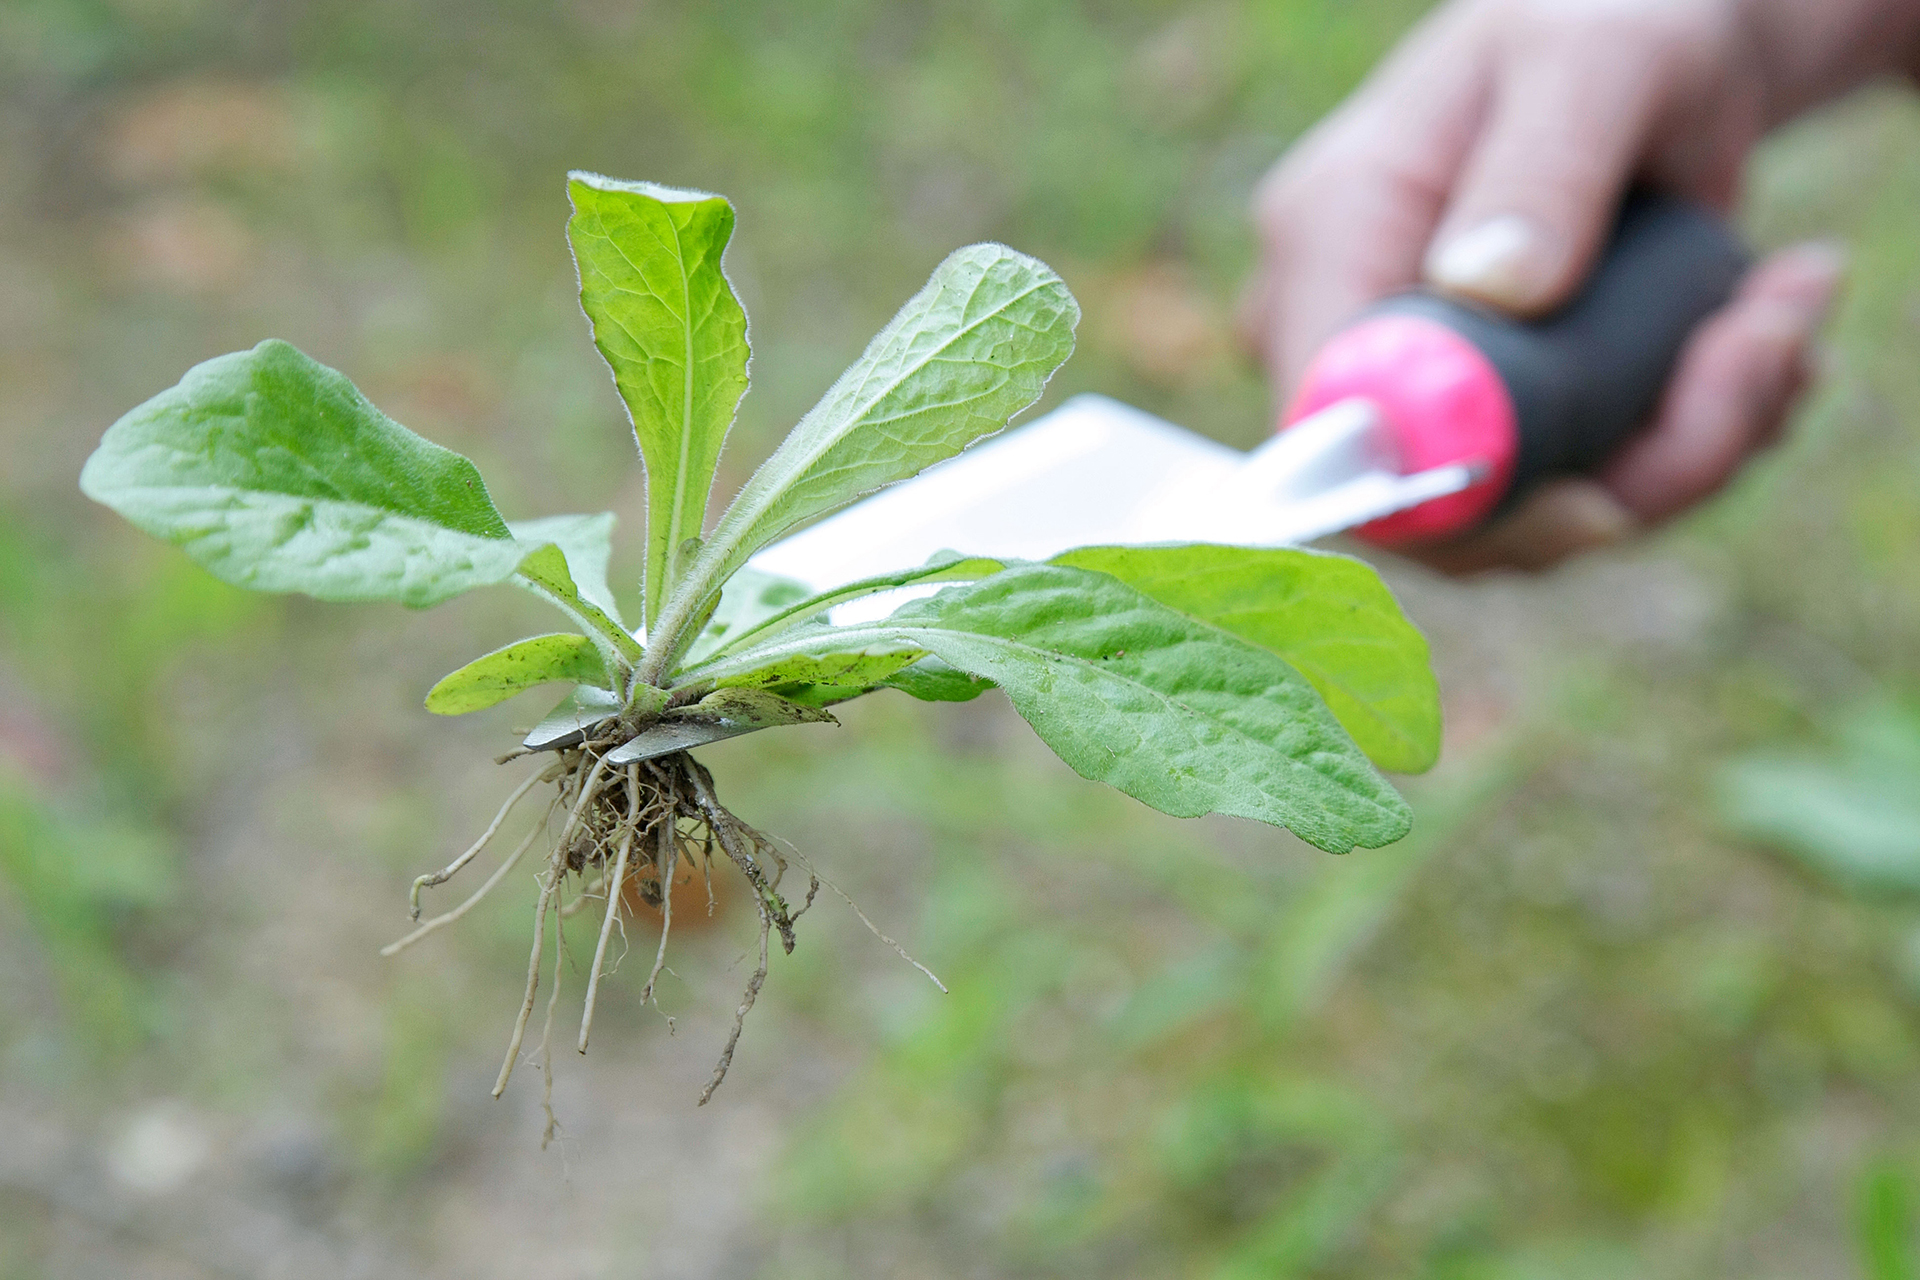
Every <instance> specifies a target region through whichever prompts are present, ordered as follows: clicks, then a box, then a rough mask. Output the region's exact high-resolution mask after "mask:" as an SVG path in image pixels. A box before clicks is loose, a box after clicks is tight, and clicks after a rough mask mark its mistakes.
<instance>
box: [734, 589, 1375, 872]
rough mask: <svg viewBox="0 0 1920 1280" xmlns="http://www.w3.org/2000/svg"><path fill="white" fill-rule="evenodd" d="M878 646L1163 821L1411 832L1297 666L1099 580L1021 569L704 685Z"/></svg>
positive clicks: (758, 653) (752, 656)
mask: <svg viewBox="0 0 1920 1280" xmlns="http://www.w3.org/2000/svg"><path fill="white" fill-rule="evenodd" d="M876 642H884V643H894V644H900V645H906V646H912V647H914V648H920V649H925V650H927V651H928V652H929V653H932V654H934V655H936V656H937V657H939V658H941V659H943V660H944V661H946V662H947V663H949V664H951V665H952V666H954V667H956V668H958V669H959V670H961V671H965V672H968V673H969V674H972V675H976V676H980V677H984V678H985V679H988V680H991V681H993V682H994V683H995V684H998V685H999V686H1000V687H1001V688H1003V689H1005V690H1006V692H1007V696H1008V698H1009V699H1011V700H1012V702H1013V705H1014V707H1015V709H1016V710H1018V711H1019V712H1020V714H1021V715H1022V716H1024V717H1026V719H1027V722H1028V723H1029V724H1031V725H1032V726H1033V727H1034V731H1035V732H1036V733H1038V734H1039V735H1040V737H1041V739H1042V740H1043V741H1044V742H1046V744H1047V745H1048V746H1050V747H1052V748H1053V749H1054V751H1056V752H1057V753H1059V755H1060V757H1061V758H1062V759H1063V760H1065V761H1066V762H1067V763H1068V764H1069V765H1071V766H1073V768H1074V769H1075V770H1076V771H1077V772H1079V773H1080V774H1081V775H1082V776H1084V777H1088V778H1092V779H1095V780H1096V781H1100V782H1106V783H1109V784H1111V785H1113V786H1115V787H1118V788H1119V789H1120V790H1122V791H1124V792H1126V793H1127V794H1128V795H1130V796H1133V797H1135V798H1136V799H1139V800H1142V801H1144V802H1146V803H1147V804H1149V805H1152V806H1153V807H1154V808H1156V809H1159V810H1161V811H1162V812H1164V813H1170V814H1174V815H1175V816H1178V817H1195V816H1198V815H1200V814H1203V813H1227V814H1235V815H1238V816H1241V817H1247V818H1256V819H1259V820H1260V821H1262V822H1270V823H1274V824H1276V825H1279V826H1285V827H1288V828H1290V829H1291V830H1292V831H1293V832H1294V833H1295V834H1296V835H1298V836H1300V837H1301V838H1302V839H1304V840H1307V841H1310V842H1311V843H1313V844H1315V845H1318V846H1319V847H1320V848H1322V849H1326V850H1328V851H1330V852H1334V853H1344V852H1346V851H1347V850H1349V849H1351V848H1353V847H1354V846H1355V845H1362V846H1365V847H1368V848H1376V847H1378V846H1380V845H1384V844H1388V843H1390V842H1392V841H1394V840H1397V839H1399V838H1400V837H1401V836H1403V835H1405V834H1406V833H1407V831H1408V829H1409V827H1410V826H1411V823H1412V815H1411V813H1410V812H1409V811H1408V809H1407V806H1406V802H1405V801H1403V800H1402V799H1401V798H1400V796H1399V795H1398V793H1396V792H1395V791H1394V789H1393V788H1392V787H1391V786H1389V785H1388V784H1387V782H1386V780H1385V779H1383V778H1382V777H1380V775H1379V774H1378V773H1376V772H1374V770H1373V767H1372V766H1371V765H1370V764H1368V762H1367V759H1366V757H1365V756H1363V755H1362V754H1361V753H1360V751H1359V749H1358V748H1357V747H1355V746H1354V744H1353V740H1352V739H1351V738H1349V737H1348V736H1347V735H1346V733H1345V732H1344V731H1343V730H1342V729H1341V728H1340V725H1339V723H1338V722H1337V721H1336V720H1335V719H1334V718H1333V715H1332V713H1331V712H1329V711H1328V710H1327V707H1326V704H1325V703H1323V702H1322V701H1321V700H1320V697H1319V695H1318V694H1316V693H1315V692H1314V691H1313V687H1312V686H1311V685H1309V684H1308V683H1307V682H1306V680H1305V679H1304V678H1303V677H1302V676H1301V675H1300V674H1299V673H1298V672H1297V671H1295V670H1294V669H1293V668H1292V667H1291V666H1289V665H1288V664H1287V663H1286V662H1284V661H1282V660H1281V659H1280V658H1279V657H1278V656H1276V655H1275V654H1274V653H1272V652H1271V651H1270V650H1267V649H1264V648H1262V647H1260V646H1258V645H1254V644H1250V643H1248V642H1247V641H1245V640H1242V639H1240V638H1239V637H1237V636H1234V635H1232V634H1230V633H1228V632H1226V631H1223V630H1221V629H1219V628H1217V627H1213V626H1209V625H1207V624H1205V623H1202V622H1199V621H1197V620H1195V619H1193V618H1190V617H1187V616H1186V615H1184V614H1180V613H1176V612H1175V611H1173V610H1171V609H1169V608H1167V607H1166V606H1164V605H1162V604H1160V603H1158V602H1157V601H1154V600H1152V599H1150V598H1149V597H1147V596H1145V595H1142V594H1141V593H1140V592H1138V591H1135V590H1134V589H1133V588H1132V587H1129V586H1127V585H1126V584H1125V583H1123V582H1121V581H1119V580H1118V579H1116V578H1113V577H1111V576H1109V575H1107V574H1104V573H1096V572H1093V571H1091V570H1086V569H1076V568H1073V567H1070V566H1066V565H1018V566H1014V567H1011V568H1009V569H1007V570H1005V571H1004V572H1002V573H998V574H995V575H993V576H992V577H990V578H986V579H983V580H982V581H980V582H976V583H973V584H971V585H969V586H959V587H949V588H947V589H946V590H944V591H942V592H940V593H939V594H938V595H935V596H933V597H931V598H929V599H926V600H916V601H912V602H911V603H909V604H906V605H904V606H902V607H901V608H900V609H899V610H897V611H896V612H895V613H894V614H893V615H892V616H891V617H889V618H886V619H884V620H882V621H880V622H875V623H867V624H862V625H860V626H855V627H841V628H832V629H823V630H820V631H808V632H804V633H796V634H794V635H791V636H789V637H788V638H786V639H784V640H782V641H779V642H776V643H774V644H770V645H767V646H765V647H764V648H759V649H756V650H754V651H753V652H751V653H748V654H741V655H738V656H737V657H735V658H733V659H729V660H728V661H727V662H722V663H716V664H714V665H713V666H712V667H710V668H709V670H708V674H709V676H710V677H711V678H716V679H719V678H725V677H726V676H727V675H730V674H733V671H732V670H730V669H729V668H730V667H732V668H737V669H738V670H740V671H746V670H752V669H755V668H757V667H763V666H765V665H767V664H768V663H770V662H771V661H773V660H774V659H776V658H779V657H782V656H785V655H786V654H800V653H810V654H814V655H824V654H828V653H833V652H842V651H850V650H858V649H863V648H865V647H867V646H869V645H872V644H875V643H876Z"/></svg>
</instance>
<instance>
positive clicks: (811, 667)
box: [716, 644, 927, 691]
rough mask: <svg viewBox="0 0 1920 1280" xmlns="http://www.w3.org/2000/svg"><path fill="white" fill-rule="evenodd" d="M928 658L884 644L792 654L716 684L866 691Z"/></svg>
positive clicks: (912, 651) (912, 650) (725, 686)
mask: <svg viewBox="0 0 1920 1280" xmlns="http://www.w3.org/2000/svg"><path fill="white" fill-rule="evenodd" d="M926 656H927V655H926V651H925V650H924V649H912V648H907V647H904V646H901V645H884V644H883V645H878V646H874V647H871V648H869V649H864V650H861V651H858V652H855V653H828V654H821V655H817V656H816V655H814V654H807V653H797V654H789V655H787V656H786V657H783V658H779V659H777V660H775V661H773V662H770V663H768V664H767V665H766V666H764V667H760V668H757V669H756V670H753V671H747V672H742V673H741V674H739V675H734V676H728V677H726V678H725V679H723V680H720V681H717V682H716V684H717V686H718V687H719V688H722V689H733V688H740V689H767V688H772V687H773V686H775V685H783V684H794V685H812V686H819V687H822V688H827V689H842V690H846V689H858V690H861V691H865V690H868V689H872V688H875V687H877V686H878V685H880V684H881V682H883V681H884V680H886V679H887V678H888V677H889V676H891V675H893V673H894V672H896V671H899V670H900V669H901V668H902V667H907V666H911V665H912V664H914V663H916V662H918V661H919V660H920V659H922V658H924V657H926Z"/></svg>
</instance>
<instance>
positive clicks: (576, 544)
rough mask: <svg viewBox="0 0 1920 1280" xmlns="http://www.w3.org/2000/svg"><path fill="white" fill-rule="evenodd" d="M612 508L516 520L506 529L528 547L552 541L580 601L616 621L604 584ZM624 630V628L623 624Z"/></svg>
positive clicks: (609, 592)
mask: <svg viewBox="0 0 1920 1280" xmlns="http://www.w3.org/2000/svg"><path fill="white" fill-rule="evenodd" d="M613 524H614V517H613V512H611V511H602V512H600V513H599V514H598V515H591V516H543V517H541V518H540V519H538V520H515V521H514V522H513V523H512V524H509V525H508V526H507V528H509V529H511V530H512V531H513V536H514V537H516V538H518V539H520V541H521V542H522V543H524V544H525V545H526V546H529V547H538V546H541V545H542V544H544V543H548V542H551V543H552V544H553V545H555V546H556V547H559V548H560V553H561V554H562V555H563V556H565V557H566V560H567V576H568V578H569V579H570V580H571V581H572V582H573V584H574V588H575V590H576V591H577V592H578V593H579V595H580V598H581V599H582V600H585V601H587V602H588V603H589V604H592V605H594V606H595V607H596V608H598V609H600V610H601V611H602V612H603V613H605V614H606V615H607V616H608V617H609V618H612V619H613V620H614V621H615V622H616V623H617V622H619V621H620V606H619V605H618V604H617V603H615V601H614V598H613V588H612V587H610V586H608V585H607V564H608V562H609V561H610V560H612V559H613ZM623 629H624V627H623Z"/></svg>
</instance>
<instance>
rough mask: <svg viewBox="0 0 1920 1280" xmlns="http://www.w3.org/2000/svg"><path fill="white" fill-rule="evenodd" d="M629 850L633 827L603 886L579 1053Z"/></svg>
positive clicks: (590, 1017) (587, 1030)
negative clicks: (604, 906) (604, 903)
mask: <svg viewBox="0 0 1920 1280" xmlns="http://www.w3.org/2000/svg"><path fill="white" fill-rule="evenodd" d="M631 852H633V831H632V829H631V828H629V829H628V831H627V834H626V838H625V839H623V840H621V841H620V854H619V856H618V857H617V858H615V859H614V862H613V881H612V883H611V884H610V885H609V886H608V889H607V914H606V915H605V916H604V917H602V918H601V921H600V942H599V945H597V946H596V947H594V949H593V968H591V969H589V970H588V971H587V1003H586V1008H585V1009H584V1010H583V1011H582V1012H581V1014H580V1044H579V1049H580V1052H581V1053H585V1052H586V1051H587V1035H588V1033H590V1032H591V1031H592V1030H593V1006H594V1001H595V1000H596V999H598V998H599V995H600V966H601V965H602V964H604V963H606V959H607V939H608V938H610V937H612V936H613V922H614V920H615V919H616V918H617V917H618V916H619V914H620V884H621V882H622V881H623V880H625V879H626V878H627V855H628V854H629V853H631Z"/></svg>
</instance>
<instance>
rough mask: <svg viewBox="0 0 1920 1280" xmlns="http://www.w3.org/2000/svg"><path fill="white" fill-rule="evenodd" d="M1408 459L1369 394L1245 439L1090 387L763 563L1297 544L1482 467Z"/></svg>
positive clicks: (833, 578)
mask: <svg viewBox="0 0 1920 1280" xmlns="http://www.w3.org/2000/svg"><path fill="white" fill-rule="evenodd" d="M1397 463H1398V459H1397V458H1395V457H1394V456H1393V450H1392V447H1391V444H1390V442H1389V441H1388V439H1387V436H1386V433H1385V432H1383V431H1382V430H1381V420H1380V416H1379V412H1378V410H1377V409H1376V408H1375V407H1374V405H1373V404H1372V403H1371V402H1369V401H1366V400H1362V399H1351V400H1343V401H1340V402H1339V403H1337V404H1334V405H1331V406H1329V407H1328V408H1326V409H1324V410H1322V411H1321V412H1319V413H1317V414H1314V415H1313V416H1312V417H1310V418H1306V419H1303V420H1302V421H1300V422H1298V423H1295V424H1294V425H1293V426H1291V427H1289V428H1288V429H1287V430H1286V431H1284V432H1282V433H1280V434H1279V435H1277V436H1275V437H1274V438H1273V439H1272V440H1270V441H1268V442H1267V443H1266V444H1264V445H1262V446H1261V447H1260V448H1258V449H1256V450H1254V451H1253V452H1252V453H1250V454H1244V453H1240V452H1239V451H1237V450H1234V449H1230V448H1228V447H1226V446H1225V445H1221V444H1218V443H1216V442H1214V441H1212V440H1208V439H1207V438H1206V437H1204V436H1200V435H1196V434H1195V433H1193V432H1191V431H1186V430H1183V429H1182V428H1180V427H1176V426H1174V425H1173V424H1171V423H1168V422H1163V421H1161V420H1160V419H1158V418H1154V417H1152V416H1150V415H1148V414H1144V413H1141V412H1140V411H1139V410H1137V409H1132V408H1129V407H1128V406H1126V405H1124V404H1121V403H1119V402H1118V401H1115V400H1109V399H1107V398H1106V397H1104V396H1077V397H1075V398H1074V399H1072V400H1069V401H1068V402H1067V403H1066V404H1064V405H1062V406H1061V407H1060V408H1058V409H1056V410H1055V411H1054V412H1052V413H1050V414H1048V415H1046V416H1045V417H1043V418H1040V419H1039V420H1037V421H1035V422H1033V423H1031V424H1029V425H1027V426H1023V427H1018V428H1015V429H1014V430H1012V431H1009V432H1007V434H1005V435H1004V436H1000V437H998V438H996V439H994V440H991V441H989V442H987V443H985V444H981V445H977V446H975V447H974V448H972V449H969V450H967V451H966V452H965V453H963V454H961V455H960V456H959V457H957V458H953V459H951V460H949V461H947V462H943V463H941V464H940V465H938V466H936V467H932V468H929V469H928V470H927V471H925V472H924V473H922V474H921V475H919V476H916V477H915V478H914V479H912V480H909V481H906V482H905V483H902V484H899V485H895V486H894V487H893V488H891V489H887V490H884V491H882V492H881V493H878V494H876V495H875V496H873V497H871V498H867V499H865V500H864V501H862V502H858V503H856V504H854V505H853V506H851V507H849V508H847V509H846V510H845V511H842V512H840V513H839V514H837V515H834V516H830V517H829V518H827V519H825V520H823V521H821V522H820V523H819V524H816V525H814V526H813V527H812V528H809V529H807V530H804V531H803V532H801V533H798V534H796V535H794V536H793V537H790V538H788V539H786V540H784V541H782V542H779V543H776V544H775V545H773V546H771V547H768V548H767V549H766V550H764V551H762V552H761V553H760V554H759V555H757V556H755V557H754V558H753V561H752V563H753V566H754V567H755V568H757V569H761V570H764V571H766V572H769V573H777V574H782V575H784V576H786V577H790V578H797V579H799V580H800V581H802V582H805V583H807V584H808V585H809V586H812V587H814V588H815V589H818V590H824V589H827V588H830V587H834V586H838V585H840V584H842V583H846V582H852V581H855V580H856V579H859V578H863V577H869V576H873V575H877V574H881V573H886V572H890V571H894V570H899V569H905V568H910V567H912V566H914V565H918V564H923V563H925V561H926V560H927V558H928V557H929V556H931V555H933V554H934V553H935V552H939V551H957V552H960V553H962V554H966V555H980V556H993V557H998V558H1002V559H1016V560H1044V559H1047V558H1048V557H1050V556H1054V555H1058V554H1059V553H1060V552H1062V551H1067V550H1070V549H1072V548H1074V547H1084V546H1094V545H1100V544H1107V543H1121V544H1140V543H1152V542H1218V543H1228V544H1235V545H1241V546H1284V545H1288V544H1293V543H1300V542H1310V541H1313V540H1314V539H1316V538H1322V537H1325V536H1327V535H1328V534H1331V533H1337V532H1339V531H1340V530H1342V529H1347V528H1351V527H1352V526H1354V525H1356V524H1364V523H1366V522H1367V521H1369V520H1377V519H1379V518H1380V517H1382V516H1386V515H1391V514H1393V513H1394V512H1396V511H1401V510H1404V509H1406V508H1408V507H1411V506H1416V505H1418V504H1419V503H1422V502H1426V501H1428V500H1430V499H1432V498H1436V497H1441V496H1444V495H1446V494H1449V493H1454V492H1457V491H1458V490H1460V489H1463V488H1465V487H1466V486H1467V485H1469V484H1471V483H1472V482H1473V480H1474V478H1475V472H1474V470H1473V469H1472V468H1471V467H1469V466H1456V467H1442V468H1437V469H1435V470H1432V471H1425V472H1420V473H1417V474H1415V475H1411V476H1402V475H1400V474H1398V467H1397ZM928 590H930V589H928ZM915 594H926V590H920V591H917V592H915ZM903 598H904V597H903ZM849 607H851V606H842V610H844V609H846V608H849ZM883 612H884V611H883ZM834 616H835V617H836V618H841V611H836V613H835V615H834ZM874 616H879V615H874ZM841 620H843V621H846V620H851V619H848V618H842V619H841Z"/></svg>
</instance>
